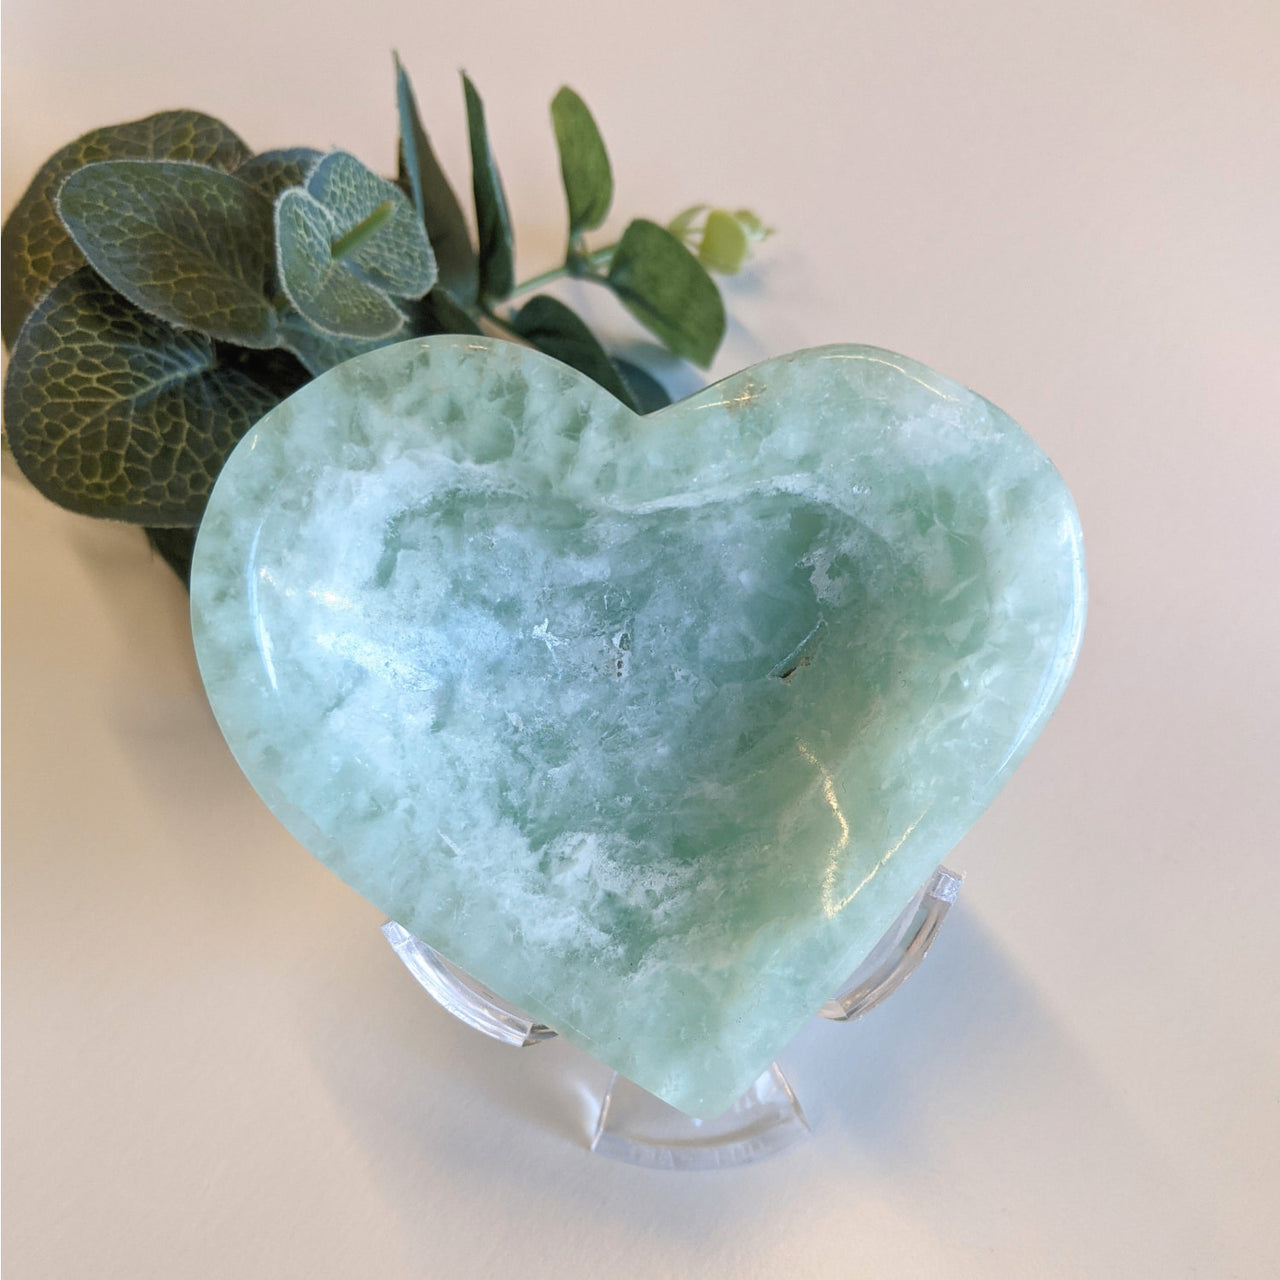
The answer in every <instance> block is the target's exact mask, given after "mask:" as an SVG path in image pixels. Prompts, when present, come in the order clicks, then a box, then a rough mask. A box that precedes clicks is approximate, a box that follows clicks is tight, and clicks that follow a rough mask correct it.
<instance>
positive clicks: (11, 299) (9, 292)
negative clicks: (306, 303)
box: [0, 111, 250, 347]
mask: <svg viewBox="0 0 1280 1280" xmlns="http://www.w3.org/2000/svg"><path fill="white" fill-rule="evenodd" d="M249 154H250V153H249V148H248V147H246V146H245V144H244V143H243V142H241V141H240V139H239V138H238V137H236V135H235V134H234V133H232V132H231V130H230V129H228V128H227V126H226V125H225V124H223V123H222V121H220V120H215V119H214V118H213V117H212V116H206V115H201V114H200V113H199V112H198V111H162V112H161V113H160V114H159V115H154V116H147V118H146V119H145V120H132V121H130V122H128V123H127V124H115V125H109V126H108V127H106V128H104V129H93V130H91V131H90V132H89V133H86V134H82V135H81V136H80V137H79V138H77V139H76V140H75V141H74V142H69V143H68V144H67V145H66V146H65V147H62V148H61V149H59V150H58V151H55V152H54V154H53V155H52V156H50V157H49V159H48V160H46V161H45V162H44V164H43V166H41V169H40V172H39V173H37V174H36V176H35V178H34V179H33V180H32V182H31V185H30V186H29V187H28V188H27V190H26V193H25V194H24V195H23V197H22V199H21V200H19V201H18V203H17V204H16V205H14V207H13V212H12V213H10V214H9V217H8V220H7V221H6V222H5V224H4V237H3V241H2V242H0V284H2V287H3V301H2V302H0V319H2V321H3V326H2V327H3V333H4V341H5V345H6V346H9V347H11V346H13V344H14V342H15V341H16V339H17V337H18V330H19V329H20V328H21V327H22V322H23V320H24V319H25V318H26V316H27V313H28V312H29V311H30V310H31V308H32V307H33V306H35V304H36V302H37V301H38V300H39V298H40V296H41V295H42V294H44V293H45V292H46V291H47V290H48V289H50V288H52V287H53V286H54V285H55V284H57V282H58V281H59V280H61V279H63V278H64V277H65V276H69V275H70V274H71V273H72V272H73V271H75V270H76V269H77V268H79V267H82V266H83V265H84V257H83V256H82V255H81V253H80V250H79V249H77V248H76V247H75V245H74V244H73V243H72V241H71V237H70V236H68V235H67V233H66V230H65V228H64V227H63V225H62V222H61V220H60V219H59V217H58V212H57V209H56V208H55V207H54V199H55V197H56V196H57V194H58V188H59V187H61V186H62V183H63V181H64V180H65V179H66V177H67V176H68V174H71V173H74V172H75V171H76V170H77V169H79V168H80V167H81V166H83V165H86V164H90V163H92V162H93V161H96V160H191V161H194V162H195V163H197V164H207V165H209V166H210V167H211V168H214V169H221V170H222V171H223V172H228V173H229V172H230V171H231V170H232V169H235V168H236V167H237V166H238V165H240V164H241V163H242V162H243V161H244V160H246V159H247V158H248V156H249Z"/></svg>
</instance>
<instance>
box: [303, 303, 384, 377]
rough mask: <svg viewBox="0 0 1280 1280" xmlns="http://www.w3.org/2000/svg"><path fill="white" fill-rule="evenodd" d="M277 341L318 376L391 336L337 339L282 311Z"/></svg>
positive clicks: (379, 345) (382, 345)
mask: <svg viewBox="0 0 1280 1280" xmlns="http://www.w3.org/2000/svg"><path fill="white" fill-rule="evenodd" d="M280 341H281V343H282V345H283V346H284V347H285V348H286V349H287V350H289V351H292V352H293V354H294V355H295V356H296V357H297V358H298V359H299V360H300V361H302V364H303V366H304V367H305V368H306V370H307V372H308V373H311V374H313V375H315V376H317V377H318V376H319V375H320V374H322V373H327V372H328V371H329V370H330V369H332V368H333V367H334V366H335V365H339V364H342V362H343V361H344V360H350V359H351V357H352V356H360V355H364V353H365V352H366V351H374V350H376V349H377V348H378V347H385V346H386V345H387V343H388V342H389V341H392V339H389V338H382V339H378V340H374V341H368V340H365V339H362V338H336V337H334V336H333V335H332V334H329V333H321V332H320V330H318V329H317V328H315V327H314V326H313V325H312V324H310V323H309V322H308V321H306V320H304V319H303V318H302V317H301V316H300V315H295V314H294V313H293V312H285V314H284V315H282V316H281V317H280Z"/></svg>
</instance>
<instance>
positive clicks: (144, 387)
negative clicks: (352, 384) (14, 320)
mask: <svg viewBox="0 0 1280 1280" xmlns="http://www.w3.org/2000/svg"><path fill="white" fill-rule="evenodd" d="M279 400H280V397H279V396H278V395H274V394H272V393H271V392H270V391H268V390H267V389H266V388H265V387H263V386H262V385H261V384H260V383H258V382H256V381H255V380H254V379H252V378H250V377H249V376H247V375H246V374H244V373H242V372H241V371H240V370H238V369H228V368H224V367H220V366H219V362H218V358H217V351H216V348H215V346H214V344H213V343H212V342H211V341H210V340H209V339H208V338H206V337H204V336H203V335H202V334H198V333H192V332H178V331H175V330H174V329H172V328H171V327H170V326H169V325H167V324H165V323H163V322H162V321H159V320H156V319H154V318H153V317H151V316H149V315H146V314H145V313H144V312H142V311H139V310H138V309H137V308H135V307H133V306H131V305H130V304H129V303H128V302H126V301H125V300H124V299H123V298H122V297H121V296H120V295H119V294H118V293H116V292H115V291H114V290H112V289H111V288H110V287H109V286H108V285H106V284H104V283H103V281H102V280H101V279H99V277H98V276H97V275H96V274H95V273H94V272H93V271H92V270H91V269H89V268H88V267H83V268H81V269H80V270H79V271H76V272H74V273H73V274H72V275H70V276H68V277H67V278H66V279H65V280H62V281H60V282H59V283H58V284H57V285H55V286H54V288H53V289H52V290H51V291H50V292H49V293H48V294H46V295H45V297H44V298H43V299H41V301H40V302H39V304H38V305H37V306H36V308H35V310H34V311H32V313H31V315H30V316H29V317H28V318H27V322H26V323H25V324H24V325H23V326H22V330H21V332H20V333H19V334H18V340H17V342H16V343H14V348H13V355H12V358H11V360H10V362H9V373H8V377H7V378H6V380H5V387H4V415H5V426H6V430H7V432H8V436H9V442H10V445H11V447H12V449H13V456H14V459H15V461H16V462H17V463H18V465H19V466H20V467H21V468H22V470H23V472H24V473H25V474H26V476H27V478H28V479H29V480H30V481H31V482H32V483H33V484H34V485H35V486H36V488H37V489H39V490H40V491H41V493H43V494H44V495H45V496H46V497H48V498H51V499H52V500H53V501H54V502H57V503H59V504H60V505H61V506H64V507H67V508H68V509H70V510H71V511H78V512H80V513H81V514H83V515H89V516H101V517H105V518H107V519H112V520H129V521H133V522H135V523H138V524H146V525H156V526H182V525H186V526H191V525H196V524H198V523H199V521H200V516H201V513H202V512H203V511H204V506H205V502H206V500H207V499H208V496H209V491H210V489H211V488H212V487H213V482H214V480H215V479H216V478H217V475H218V472H219V471H220V470H221V469H222V464H223V463H224V462H225V461H226V459H227V455H228V454H230V452H231V450H232V449H233V448H234V447H235V445H236V442H237V441H238V440H239V439H240V437H241V436H242V435H244V433H245V432H246V431H247V430H248V429H249V428H250V427H251V426H252V425H253V424H254V423H255V422H256V421H257V420H258V419H259V418H260V417H261V416H262V415H263V414H264V413H266V412H267V410H269V409H271V408H273V407H274V406H275V405H276V404H277V403H278V402H279Z"/></svg>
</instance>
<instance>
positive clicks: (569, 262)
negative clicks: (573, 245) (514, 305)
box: [507, 241, 618, 298]
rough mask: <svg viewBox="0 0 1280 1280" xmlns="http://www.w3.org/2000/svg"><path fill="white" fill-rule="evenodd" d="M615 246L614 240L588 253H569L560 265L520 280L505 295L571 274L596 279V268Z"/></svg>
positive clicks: (607, 260)
mask: <svg viewBox="0 0 1280 1280" xmlns="http://www.w3.org/2000/svg"><path fill="white" fill-rule="evenodd" d="M617 247H618V245H617V242H616V241H615V242H614V243H613V244H607V245H605V246H604V247H603V248H600V249H594V250H592V252H590V253H571V254H570V256H569V257H568V258H566V259H565V261H564V262H562V263H561V264H560V266H558V267H552V268H551V270H550V271H543V272H541V273H540V274H539V275H536V276H530V277H529V279H528V280H522V281H521V282H520V283H519V284H518V285H516V287H515V288H514V289H512V290H511V292H510V293H509V294H507V297H508V298H514V297H516V296H517V295H518V294H521V293H528V292H529V291H530V290H532V289H541V288H542V286H543V285H544V284H550V283H551V282H552V281H553V280H563V279H564V278H565V277H566V276H572V277H573V278H575V279H588V280H598V279H599V278H600V274H599V271H598V270H597V269H598V268H599V267H603V266H607V265H608V262H609V259H610V258H612V257H613V253H614V250H615V249H617Z"/></svg>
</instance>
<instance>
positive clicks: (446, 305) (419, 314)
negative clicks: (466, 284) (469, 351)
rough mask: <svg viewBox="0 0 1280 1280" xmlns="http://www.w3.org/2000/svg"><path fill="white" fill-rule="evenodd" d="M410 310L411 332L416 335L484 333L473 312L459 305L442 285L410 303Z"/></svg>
mask: <svg viewBox="0 0 1280 1280" xmlns="http://www.w3.org/2000/svg"><path fill="white" fill-rule="evenodd" d="M408 311H409V332H410V333H412V334H413V335H414V336H415V337H428V336H430V335H431V334H433V333H474V334H483V333H484V330H483V329H481V328H480V326H479V325H478V324H477V323H476V322H475V320H474V319H473V318H472V316H471V313H470V312H469V311H467V309H466V308H465V307H462V306H459V305H458V302H457V300H456V299H455V298H454V296H453V295H452V294H451V293H450V292H449V291H448V289H446V288H444V287H443V286H442V285H436V287H435V288H434V289H432V290H431V292H430V293H429V294H427V296H426V297H425V298H420V299H418V301H417V302H411V303H409V306H408Z"/></svg>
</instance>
